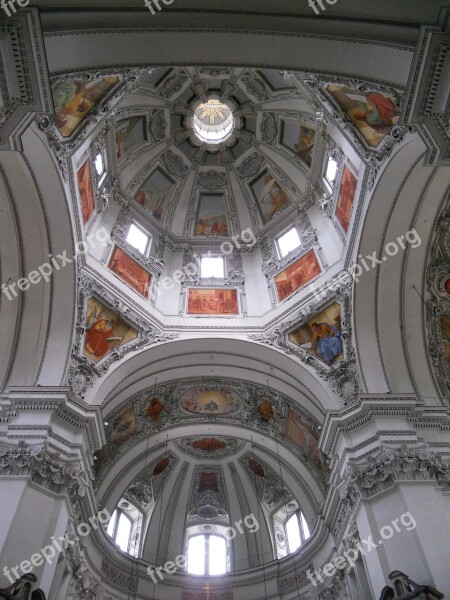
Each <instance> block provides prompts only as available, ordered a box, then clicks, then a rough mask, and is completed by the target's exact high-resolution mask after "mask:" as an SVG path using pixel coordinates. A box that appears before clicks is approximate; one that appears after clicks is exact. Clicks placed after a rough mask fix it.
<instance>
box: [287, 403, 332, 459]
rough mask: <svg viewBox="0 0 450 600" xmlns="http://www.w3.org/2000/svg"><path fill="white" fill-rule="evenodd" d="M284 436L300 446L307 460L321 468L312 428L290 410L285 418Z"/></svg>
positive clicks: (319, 453) (317, 441) (317, 444)
mask: <svg viewBox="0 0 450 600" xmlns="http://www.w3.org/2000/svg"><path fill="white" fill-rule="evenodd" d="M284 434H285V436H286V437H287V438H288V439H289V440H290V441H291V442H292V443H293V444H295V445H296V446H297V448H300V449H301V450H302V451H303V452H304V454H305V455H306V456H307V457H308V458H309V460H310V461H311V462H312V463H313V465H315V466H316V467H317V468H318V469H319V470H322V468H323V466H322V457H321V452H320V450H319V440H318V438H317V437H316V435H315V434H314V433H313V432H312V430H311V429H310V428H309V427H308V426H307V425H306V424H305V423H304V422H303V421H302V419H301V418H300V416H299V415H298V414H297V413H296V412H294V411H292V410H290V411H289V414H288V417H287V420H286V429H285V432H284Z"/></svg>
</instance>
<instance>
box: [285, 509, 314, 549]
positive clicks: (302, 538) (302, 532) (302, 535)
mask: <svg viewBox="0 0 450 600" xmlns="http://www.w3.org/2000/svg"><path fill="white" fill-rule="evenodd" d="M302 516H303V519H304V521H305V523H306V525H307V527H308V534H309V535H306V532H305V529H304V527H303V522H302ZM294 517H295V518H296V519H297V527H298V532H299V536H300V546H298V548H296V549H295V550H291V547H290V542H289V535H288V530H287V524H288V522H289V521H290V520H291V519H293V518H294ZM284 531H285V535H286V542H287V550H288V555H289V554H292V553H293V552H297V550H299V549H300V548H301V547H302V546H303V545H304V543H305V542H306V541H307V540H309V538H310V537H311V532H310V530H309V526H308V523H307V521H306V518H305V515H304V514H303V513H302V511H301V510H300V509H299V508H298V509H297V510H295V511H294V512H293V513H292V514H291V515H289V517H288V518H287V519H286V521H285V523H284Z"/></svg>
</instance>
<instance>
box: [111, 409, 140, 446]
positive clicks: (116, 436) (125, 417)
mask: <svg viewBox="0 0 450 600" xmlns="http://www.w3.org/2000/svg"><path fill="white" fill-rule="evenodd" d="M135 433H136V416H135V414H134V408H133V407H132V406H130V408H127V410H124V411H123V413H121V414H120V415H119V416H117V417H116V418H115V419H114V421H113V422H112V424H111V429H110V432H109V439H108V441H109V442H111V444H113V445H114V446H115V447H116V448H117V447H118V446H121V445H122V444H124V443H125V442H126V441H127V440H128V439H129V438H130V437H131V436H132V435H134V434H135Z"/></svg>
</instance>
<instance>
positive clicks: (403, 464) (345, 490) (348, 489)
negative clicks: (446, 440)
mask: <svg viewBox="0 0 450 600" xmlns="http://www.w3.org/2000/svg"><path fill="white" fill-rule="evenodd" d="M362 460H363V462H362V461H358V463H357V464H352V463H348V464H347V466H346V469H345V472H344V476H343V481H342V484H341V485H340V497H341V499H342V500H343V501H344V502H349V503H350V505H351V506H354V504H355V502H356V500H357V499H358V498H359V497H360V498H362V499H366V498H370V497H371V496H373V495H375V494H377V493H379V492H382V491H384V490H387V489H389V488H391V487H393V486H394V485H395V483H396V482H397V481H435V482H437V484H438V485H439V487H440V488H441V490H442V491H444V492H448V491H449V490H450V463H449V462H448V461H447V462H445V461H444V459H443V458H442V456H441V455H440V454H436V453H435V452H433V451H432V450H431V449H430V448H429V447H428V446H427V445H425V444H423V443H420V444H416V445H414V446H408V445H407V444H402V445H401V446H396V447H394V446H388V445H384V446H381V448H379V449H378V450H377V451H376V452H375V453H374V454H371V455H369V456H367V457H364V458H363V459H362ZM361 462H362V464H360V463H361Z"/></svg>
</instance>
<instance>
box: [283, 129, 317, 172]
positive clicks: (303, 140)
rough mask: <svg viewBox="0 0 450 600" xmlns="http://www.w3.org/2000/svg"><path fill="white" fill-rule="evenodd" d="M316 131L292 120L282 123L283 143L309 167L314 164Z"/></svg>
mask: <svg viewBox="0 0 450 600" xmlns="http://www.w3.org/2000/svg"><path fill="white" fill-rule="evenodd" d="M315 137H316V130H315V129H313V128H312V127H309V126H307V125H303V124H302V123H301V122H299V121H294V120H292V119H286V120H282V122H281V143H282V144H283V146H286V148H289V150H291V151H292V152H293V153H294V154H295V155H296V156H298V157H299V158H300V159H301V160H302V161H303V162H304V163H305V164H306V165H308V167H310V166H311V164H312V152H313V148H314V142H315Z"/></svg>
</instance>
